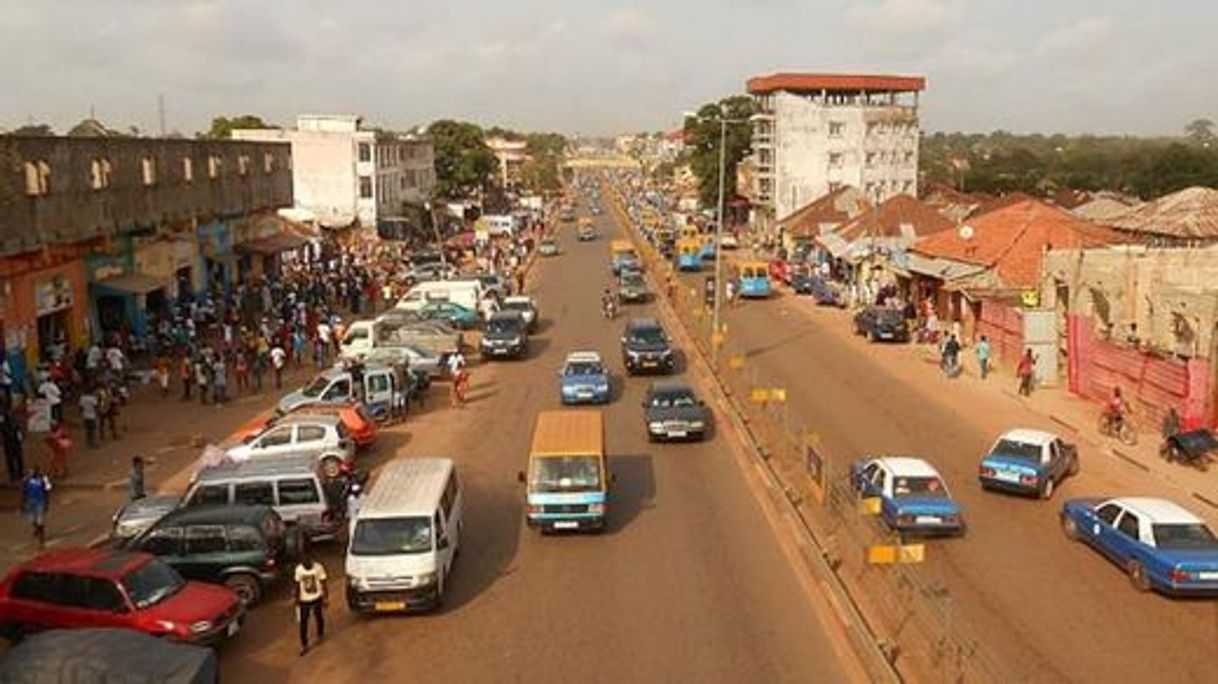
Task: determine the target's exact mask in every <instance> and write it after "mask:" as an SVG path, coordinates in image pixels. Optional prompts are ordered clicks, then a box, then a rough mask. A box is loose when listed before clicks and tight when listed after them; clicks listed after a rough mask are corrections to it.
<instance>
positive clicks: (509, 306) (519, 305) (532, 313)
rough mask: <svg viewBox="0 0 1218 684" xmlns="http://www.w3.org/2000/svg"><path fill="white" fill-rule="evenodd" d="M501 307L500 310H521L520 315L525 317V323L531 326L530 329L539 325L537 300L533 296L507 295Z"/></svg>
mask: <svg viewBox="0 0 1218 684" xmlns="http://www.w3.org/2000/svg"><path fill="white" fill-rule="evenodd" d="M499 309H500V311H519V312H520V315H521V316H523V317H524V322H525V324H526V325H528V326H529V330H532V329H534V328H536V327H537V318H538V315H537V301H536V300H535V299H533V298H532V297H526V296H524V295H517V296H515V297H505V298H504V300H503V304H502V305H501V306H500V307H499Z"/></svg>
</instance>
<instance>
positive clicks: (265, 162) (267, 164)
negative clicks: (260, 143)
mask: <svg viewBox="0 0 1218 684" xmlns="http://www.w3.org/2000/svg"><path fill="white" fill-rule="evenodd" d="M274 171H275V155H274V154H271V153H270V152H263V153H262V172H263V173H272V172H274Z"/></svg>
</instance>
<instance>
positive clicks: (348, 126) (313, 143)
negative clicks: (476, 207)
mask: <svg viewBox="0 0 1218 684" xmlns="http://www.w3.org/2000/svg"><path fill="white" fill-rule="evenodd" d="M233 138H234V139H237V140H259V141H278V142H287V143H290V144H291V146H292V159H293V164H294V166H293V169H292V182H293V190H294V194H295V197H296V207H297V208H298V209H301V210H304V211H305V212H307V213H308V214H311V215H312V216H313V218H314V220H316V221H317V223H318V224H320V225H322V226H325V227H327V228H343V227H347V226H351V225H353V224H358V225H359V226H361V227H363V228H368V229H371V228H375V227H376V225H377V223H378V221H381V220H386V219H395V218H400V217H401V216H402V215H403V213H404V208H403V205H404V204H406V203H412V204H420V203H422V201H423V200H424V199H425V198H426V197H427V196H428V195H429V194H430V192H431V188H432V186H433V185H434V184H435V155H434V151H433V148H432V144H431V142H430V141H429V140H427V139H425V138H421V137H417V136H400V135H397V134H394V133H387V132H383V131H375V130H368V129H365V128H363V126H362V119H361V118H360V117H358V116H356V115H352V114H330V115H301V116H299V117H297V119H296V128H295V129H294V130H283V129H253V130H251V129H245V130H236V131H233Z"/></svg>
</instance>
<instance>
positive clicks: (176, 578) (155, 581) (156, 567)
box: [122, 558, 186, 608]
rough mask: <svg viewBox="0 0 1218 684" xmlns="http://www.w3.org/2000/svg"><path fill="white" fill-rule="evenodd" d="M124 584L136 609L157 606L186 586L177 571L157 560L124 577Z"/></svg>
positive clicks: (150, 561)
mask: <svg viewBox="0 0 1218 684" xmlns="http://www.w3.org/2000/svg"><path fill="white" fill-rule="evenodd" d="M122 583H123V588H124V589H126V590H127V596H128V597H130V598H131V602H132V603H134V604H135V607H136V608H147V607H149V606H155V605H156V604H158V603H160V602H161V601H164V600H165V599H167V598H169V597H170V596H173V595H174V594H176V593H178V592H179V591H181V590H182V587H184V586H186V580H184V579H182V576H181V575H179V574H178V573H177V571H176V570H174V569H173V568H171V567H169V566H168V565H166V564H165V563H163V562H162V561H160V560H157V559H155V558H154V559H152V560H149V561H148V562H147V563H144V564H143V565H141V566H140V567H138V568H136V569H134V570H132V571H131V572H129V573H127V574H126V575H124V576H123V580H122Z"/></svg>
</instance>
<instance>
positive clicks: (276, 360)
mask: <svg viewBox="0 0 1218 684" xmlns="http://www.w3.org/2000/svg"><path fill="white" fill-rule="evenodd" d="M287 364H288V353H287V352H286V351H284V349H283V345H282V344H280V343H279V342H276V343H275V346H274V347H273V348H271V368H272V369H273V370H274V371H275V389H283V369H284V367H285V366H287Z"/></svg>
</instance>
